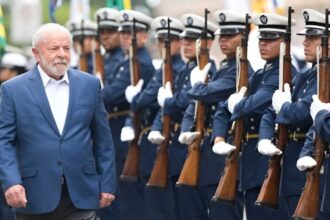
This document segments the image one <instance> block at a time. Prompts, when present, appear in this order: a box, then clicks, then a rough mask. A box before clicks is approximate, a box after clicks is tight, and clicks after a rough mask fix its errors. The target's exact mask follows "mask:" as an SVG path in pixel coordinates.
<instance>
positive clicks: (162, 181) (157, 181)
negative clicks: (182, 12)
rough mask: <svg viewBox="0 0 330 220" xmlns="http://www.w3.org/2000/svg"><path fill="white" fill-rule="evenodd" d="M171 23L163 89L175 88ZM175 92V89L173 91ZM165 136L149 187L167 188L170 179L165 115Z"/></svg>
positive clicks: (167, 118)
mask: <svg viewBox="0 0 330 220" xmlns="http://www.w3.org/2000/svg"><path fill="white" fill-rule="evenodd" d="M170 22H171V20H170V19H169V18H168V19H167V39H165V48H164V51H165V54H164V53H163V87H165V84H166V83H167V82H170V83H171V86H172V88H173V73H172V57H171V38H170ZM172 91H173V89H172ZM163 136H164V137H165V140H164V141H163V143H161V144H160V145H159V146H158V147H157V155H156V160H155V164H154V166H153V169H152V171H151V175H150V178H149V181H148V182H147V186H148V187H161V188H165V187H166V186H167V178H168V164H169V162H168V146H169V143H170V138H171V116H170V115H163Z"/></svg>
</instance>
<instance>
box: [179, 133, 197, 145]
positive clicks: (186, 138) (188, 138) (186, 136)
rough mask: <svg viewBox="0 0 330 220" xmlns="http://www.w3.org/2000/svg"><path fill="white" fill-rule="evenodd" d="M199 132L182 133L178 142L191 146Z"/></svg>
mask: <svg viewBox="0 0 330 220" xmlns="http://www.w3.org/2000/svg"><path fill="white" fill-rule="evenodd" d="M199 135H200V132H182V133H181V134H180V136H179V142H180V143H181V144H186V145H189V144H191V143H192V142H193V141H194V140H195V139H196V138H197V137H198V136H199Z"/></svg>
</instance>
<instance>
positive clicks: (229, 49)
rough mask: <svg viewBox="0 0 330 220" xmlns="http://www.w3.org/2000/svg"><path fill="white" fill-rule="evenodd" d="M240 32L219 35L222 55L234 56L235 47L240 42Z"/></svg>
mask: <svg viewBox="0 0 330 220" xmlns="http://www.w3.org/2000/svg"><path fill="white" fill-rule="evenodd" d="M241 41H242V34H235V35H220V36H219V46H220V49H221V51H222V53H223V54H224V55H226V56H227V57H234V56H235V54H236V48H237V47H238V46H239V45H240V44H241Z"/></svg>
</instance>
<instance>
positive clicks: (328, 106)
mask: <svg viewBox="0 0 330 220" xmlns="http://www.w3.org/2000/svg"><path fill="white" fill-rule="evenodd" d="M321 110H327V111H330V103H324V102H321V101H320V99H319V97H317V95H313V102H312V104H311V113H310V114H311V116H312V118H313V120H315V117H316V115H317V113H318V112H319V111H321Z"/></svg>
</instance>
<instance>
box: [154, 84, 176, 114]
mask: <svg viewBox="0 0 330 220" xmlns="http://www.w3.org/2000/svg"><path fill="white" fill-rule="evenodd" d="M172 97H173V93H172V89H171V83H170V82H167V83H166V84H165V88H164V87H160V88H159V90H158V95H157V101H158V104H159V106H160V107H162V108H163V107H164V103H165V100H166V99H167V98H172Z"/></svg>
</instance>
